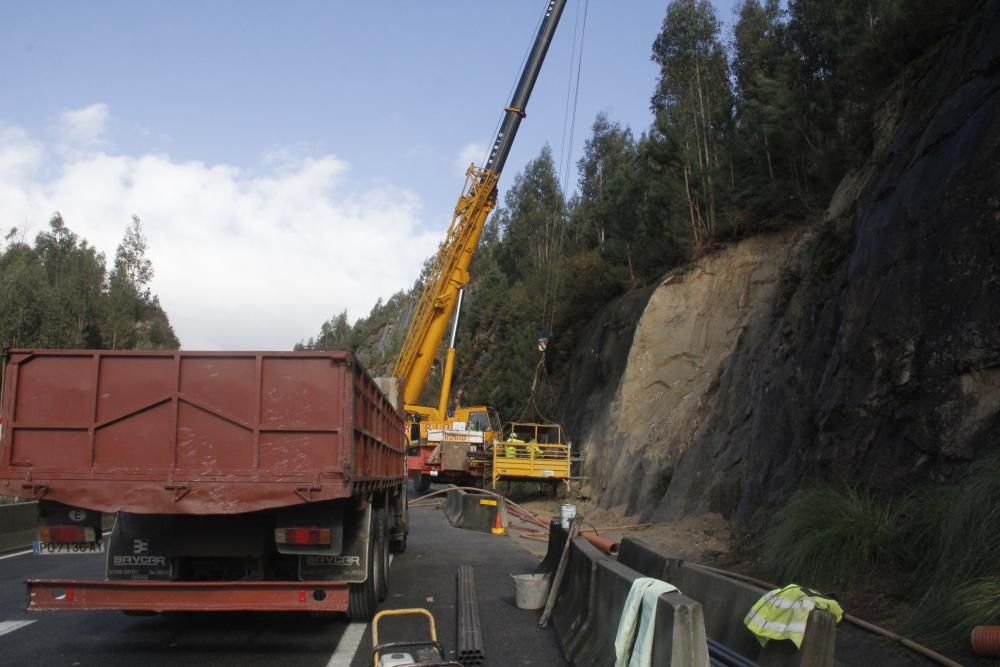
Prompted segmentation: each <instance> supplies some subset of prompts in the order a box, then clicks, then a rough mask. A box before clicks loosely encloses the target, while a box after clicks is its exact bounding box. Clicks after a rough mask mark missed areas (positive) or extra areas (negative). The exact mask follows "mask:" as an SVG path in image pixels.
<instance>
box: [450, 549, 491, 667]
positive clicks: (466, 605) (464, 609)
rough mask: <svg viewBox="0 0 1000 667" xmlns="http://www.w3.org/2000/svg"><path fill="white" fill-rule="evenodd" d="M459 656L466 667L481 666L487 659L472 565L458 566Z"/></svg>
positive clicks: (459, 659)
mask: <svg viewBox="0 0 1000 667" xmlns="http://www.w3.org/2000/svg"><path fill="white" fill-rule="evenodd" d="M456 653H457V656H456V657H457V658H458V661H459V662H460V663H462V664H463V665H464V666H465V667H481V665H482V664H483V662H484V661H485V660H486V654H485V653H484V651H483V628H482V625H481V624H480V622H479V600H478V598H477V596H476V580H475V578H474V577H473V575H472V566H471V565H461V566H459V568H458V647H457V651H456Z"/></svg>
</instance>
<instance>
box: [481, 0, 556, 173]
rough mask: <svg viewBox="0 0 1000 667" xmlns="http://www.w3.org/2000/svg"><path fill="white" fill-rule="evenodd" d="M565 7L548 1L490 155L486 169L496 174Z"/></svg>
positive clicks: (508, 148)
mask: <svg viewBox="0 0 1000 667" xmlns="http://www.w3.org/2000/svg"><path fill="white" fill-rule="evenodd" d="M565 7H566V0H550V1H549V5H548V7H547V8H546V10H545V17H544V18H543V19H542V23H541V25H540V26H539V27H538V36H537V37H536V38H535V43H534V45H533V46H532V47H531V53H530V54H529V55H528V60H527V61H526V62H525V64H524V71H522V72H521V78H520V80H518V82H517V88H515V89H514V95H513V97H511V100H510V104H509V105H508V106H507V109H506V112H505V113H504V119H503V123H502V124H501V125H500V131H499V132H497V137H496V140H494V142H493V148H492V150H491V151H490V157H489V159H488V160H487V161H486V170H487V171H492V172H494V173H496V174H499V173H500V172H501V171H503V166H504V164H505V163H506V162H507V155H508V154H509V153H510V148H511V146H512V145H513V143H514V137H515V135H517V128H518V127H519V126H520V125H521V119H522V118H524V113H525V111H524V110H525V107H526V106H527V104H528V98H529V97H530V96H531V89H532V88H534V86H535V80H537V79H538V73H539V72H540V71H541V69H542V61H543V60H545V54H546V53H547V52H548V50H549V44H551V43H552V36H553V35H554V34H555V31H556V26H557V25H558V24H559V17H560V16H562V12H563V9H564V8H565Z"/></svg>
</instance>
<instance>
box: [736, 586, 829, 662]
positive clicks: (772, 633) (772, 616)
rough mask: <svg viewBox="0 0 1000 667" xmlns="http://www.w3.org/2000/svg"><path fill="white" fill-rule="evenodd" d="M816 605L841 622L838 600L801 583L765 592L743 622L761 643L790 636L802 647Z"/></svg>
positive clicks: (796, 645)
mask: <svg viewBox="0 0 1000 667" xmlns="http://www.w3.org/2000/svg"><path fill="white" fill-rule="evenodd" d="M813 609H822V610H824V611H828V612H830V613H831V614H833V615H834V617H835V618H836V619H837V622H838V623H839V622H840V619H841V618H843V617H844V610H843V609H841V607H840V605H839V604H838V603H837V601H836V600H831V599H830V598H825V597H823V596H822V595H820V594H819V593H817V592H816V591H813V590H810V589H808V588H803V587H802V586H799V585H798V584H789V585H788V586H785V587H784V588H776V589H774V590H773V591H769V592H768V593H765V594H764V596H763V597H761V599H759V600H757V602H756V603H755V604H754V606H753V607H751V608H750V611H749V613H747V615H746V618H744V619H743V624H744V625H746V626H747V629H749V630H750V632H752V633H754V635H756V637H757V641H759V642H760V645H761V646H766V645H767V642H768V640H771V639H790V640H791V641H792V642H793V643H794V644H795V647H796V648H801V647H802V639H803V638H804V637H805V634H806V621H807V620H808V619H809V613H810V612H811V611H812V610H813Z"/></svg>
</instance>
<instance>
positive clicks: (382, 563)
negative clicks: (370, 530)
mask: <svg viewBox="0 0 1000 667" xmlns="http://www.w3.org/2000/svg"><path fill="white" fill-rule="evenodd" d="M374 514H375V535H376V536H377V539H376V541H375V594H376V595H377V596H378V601H379V602H382V601H383V600H385V599H386V597H388V596H389V523H388V519H387V517H386V511H385V510H376V511H375V513H374Z"/></svg>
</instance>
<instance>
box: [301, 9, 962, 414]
mask: <svg viewBox="0 0 1000 667" xmlns="http://www.w3.org/2000/svg"><path fill="white" fill-rule="evenodd" d="M974 4H975V3H974V2H971V1H969V0H963V1H962V2H945V1H944V0H919V1H915V2H914V1H909V2H907V1H904V0H864V1H862V0H845V1H842V2H836V3H831V2H826V1H825V0H792V1H791V2H789V3H788V5H787V9H783V8H782V5H781V3H779V2H778V0H765V1H764V2H760V1H758V0H746V1H745V2H742V3H740V4H739V5H738V7H737V8H736V10H735V24H734V26H733V30H732V32H731V34H724V33H723V32H722V29H721V25H720V21H719V17H718V16H717V15H716V14H715V10H714V9H713V7H712V4H711V3H710V2H708V1H707V0H673V1H672V2H670V3H668V6H667V10H666V14H665V16H664V19H663V24H662V27H661V30H660V32H659V34H658V36H657V38H656V40H655V41H654V43H653V44H652V48H651V54H650V57H651V58H652V60H653V61H654V62H655V63H657V65H659V67H660V75H659V77H658V80H657V82H656V85H655V87H654V89H653V90H652V91H650V109H651V112H652V114H653V117H654V120H653V123H652V124H651V125H650V126H649V127H648V128H642V129H641V131H639V133H638V134H636V132H635V131H633V129H632V128H629V127H622V126H621V124H619V123H617V122H615V121H614V119H612V118H609V117H608V116H607V115H605V114H601V115H599V116H598V117H597V118H596V119H594V121H593V123H592V125H591V132H590V136H589V138H588V139H587V141H586V144H585V148H584V154H583V156H582V157H581V158H580V159H579V162H578V163H577V182H576V188H575V192H574V194H572V195H571V196H569V197H567V193H565V192H563V188H562V187H561V186H560V178H559V174H558V173H557V169H556V165H555V162H554V160H553V156H552V150H551V149H550V148H549V147H548V146H546V147H543V148H542V149H541V151H540V153H539V155H538V157H537V158H535V159H534V160H532V161H531V162H530V163H529V164H528V165H527V167H526V168H525V169H524V171H522V172H521V173H519V174H516V175H514V176H513V178H505V179H504V181H503V183H501V186H502V188H503V189H504V190H505V192H504V193H503V197H502V202H501V205H500V206H499V207H498V208H497V210H496V211H495V212H494V214H493V216H492V217H491V219H490V221H489V223H488V226H487V228H486V230H485V232H484V234H483V237H482V241H481V243H480V248H479V251H478V253H477V255H476V257H475V258H474V260H473V264H472V268H471V275H472V283H471V284H470V286H469V288H468V289H467V294H466V303H465V307H464V312H463V315H462V320H461V322H460V327H459V341H460V342H459V349H458V362H457V370H456V378H455V391H453V394H452V395H453V399H454V400H461V401H464V402H466V403H478V402H486V403H489V404H492V405H494V406H496V407H497V408H498V409H499V410H500V412H501V415H502V416H504V417H505V418H510V417H515V416H517V415H518V413H519V412H520V411H521V410H522V409H523V408H524V405H525V402H526V398H527V393H528V391H529V388H530V386H531V384H532V379H533V377H534V375H535V373H536V366H537V365H538V361H539V353H538V351H537V348H536V340H537V339H538V338H539V337H541V336H542V335H547V337H549V338H550V340H551V342H550V345H549V349H548V352H547V353H546V359H545V363H544V368H543V369H542V370H544V371H545V372H544V373H540V374H539V375H540V379H541V382H540V389H539V394H538V396H537V397H536V398H537V399H538V403H539V405H540V406H541V407H542V411H543V412H546V413H547V414H552V413H554V412H555V410H556V408H555V406H556V405H557V404H558V402H559V387H560V386H561V385H562V384H563V383H564V381H565V378H566V369H567V367H568V362H569V359H570V357H571V356H572V353H573V350H574V349H575V348H576V346H577V345H578V344H579V343H580V341H581V340H582V338H583V336H584V335H585V334H586V333H587V327H588V326H590V324H589V323H590V321H591V319H592V318H593V316H594V314H595V313H597V312H598V311H599V310H600V309H601V308H602V307H603V306H604V305H605V304H606V303H608V302H609V301H610V300H611V299H613V298H615V297H617V296H619V295H621V294H623V293H626V292H628V291H631V290H636V289H640V288H643V287H644V286H647V285H651V284H654V283H656V282H657V281H658V280H659V279H660V278H661V277H662V276H663V275H664V274H665V273H666V272H668V271H670V270H671V269H673V268H675V267H678V266H681V265H683V264H685V263H687V262H689V261H691V260H692V259H696V258H698V257H700V256H702V255H704V254H705V253H709V252H712V251H713V250H714V249H716V248H717V247H719V245H720V244H723V243H727V242H730V241H732V240H735V239H739V238H742V237H745V236H748V235H753V234H757V233H761V232H768V231H774V230H777V229H781V228H785V227H789V226H794V225H798V224H801V223H803V222H807V221H811V220H814V219H817V218H818V217H820V216H821V215H822V212H823V210H824V209H825V208H826V205H827V203H828V202H829V200H830V195H831V193H832V192H833V190H834V188H835V187H836V186H837V184H838V183H839V182H840V180H841V178H842V177H843V176H844V174H845V173H846V172H847V171H848V169H850V168H851V167H853V166H857V165H860V164H862V163H863V162H864V161H865V159H866V158H867V157H868V155H869V154H870V152H871V150H872V148H873V145H874V143H875V141H876V138H877V137H878V136H879V132H878V130H877V125H878V118H877V114H876V110H877V108H878V104H879V102H880V99H881V96H882V95H883V90H884V89H885V87H886V86H887V85H888V84H889V83H890V82H891V81H893V79H894V77H895V76H897V75H898V73H899V72H900V71H901V70H902V68H903V67H904V66H905V65H906V64H907V63H908V62H910V61H912V60H913V59H914V58H917V57H919V56H920V55H921V54H923V53H925V52H926V51H927V50H928V49H929V48H930V47H931V46H932V45H933V44H934V43H936V42H937V41H938V40H939V39H940V38H941V37H942V36H943V35H945V34H947V33H948V32H949V31H950V30H952V29H953V28H954V27H955V25H956V24H957V22H958V21H959V20H960V19H961V18H962V16H964V15H965V13H966V12H967V11H968V10H969V8H970V7H972V6H973V5H974ZM458 185H459V183H456V193H457V187H458ZM444 225H445V221H442V227H441V228H442V232H443V230H444ZM420 284H421V283H420V280H418V281H417V284H416V285H415V286H414V287H413V288H412V289H411V290H408V291H406V292H401V293H399V294H396V295H394V296H393V297H392V298H391V299H389V300H388V301H386V302H384V303H383V302H379V303H378V304H377V305H376V306H375V308H374V309H373V310H372V312H371V313H370V314H369V315H368V316H367V317H363V318H361V319H359V320H358V321H357V322H355V323H354V324H351V323H350V322H349V321H348V319H347V315H346V313H341V314H339V315H337V316H335V317H333V318H331V319H330V320H329V321H327V322H326V323H324V324H323V325H322V327H321V329H320V331H319V333H318V335H316V336H314V337H312V338H310V339H309V340H307V341H303V342H301V343H300V344H299V345H298V346H297V347H299V348H306V349H308V348H316V349H344V348H350V349H354V350H356V351H357V352H358V353H359V355H360V356H361V358H362V360H363V362H364V363H365V364H366V366H368V368H369V369H370V370H372V371H373V372H374V373H375V374H384V373H388V372H389V371H391V368H392V364H393V361H394V359H395V355H396V354H397V352H398V349H399V345H400V344H401V341H402V337H403V334H404V331H405V326H406V323H407V321H408V317H409V311H410V308H412V304H413V302H414V300H415V299H416V297H417V295H418V294H419V286H420ZM439 356H440V355H439ZM438 372H439V370H438ZM438 382H439V378H437V377H436V376H435V377H432V379H431V381H430V382H429V386H428V388H427V389H426V396H427V398H428V399H429V400H433V397H434V396H435V394H436V391H437V383H438Z"/></svg>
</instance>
